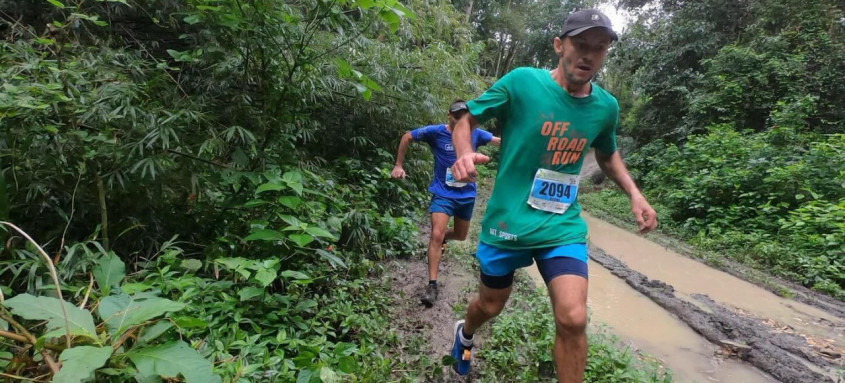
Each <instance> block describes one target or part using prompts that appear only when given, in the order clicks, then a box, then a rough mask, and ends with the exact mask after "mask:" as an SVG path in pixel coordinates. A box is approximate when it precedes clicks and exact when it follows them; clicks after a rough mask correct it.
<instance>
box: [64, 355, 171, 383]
mask: <svg viewBox="0 0 845 383" xmlns="http://www.w3.org/2000/svg"><path fill="white" fill-rule="evenodd" d="M111 355H112V349H111V348H110V347H92V346H77V347H73V348H69V349H66V350H64V351H62V354H61V356H60V357H59V361H60V362H61V363H62V366H63V368H62V369H61V370H59V372H58V373H57V374H56V376H55V377H53V381H55V382H67V383H82V382H90V381H92V380H93V379H94V372H95V371H96V370H97V369H98V368H100V367H103V365H105V364H106V362H107V361H108V360H109V357H111ZM174 376H175V375H174Z"/></svg>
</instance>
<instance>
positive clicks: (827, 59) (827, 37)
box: [609, 0, 845, 145]
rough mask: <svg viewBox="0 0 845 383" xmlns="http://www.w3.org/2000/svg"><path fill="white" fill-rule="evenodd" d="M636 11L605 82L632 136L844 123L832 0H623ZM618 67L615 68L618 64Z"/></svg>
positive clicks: (825, 127) (843, 29)
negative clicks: (608, 81) (627, 105)
mask: <svg viewBox="0 0 845 383" xmlns="http://www.w3.org/2000/svg"><path fill="white" fill-rule="evenodd" d="M621 3H622V5H623V6H624V7H626V8H628V9H629V10H631V11H633V12H634V14H635V15H637V16H638V18H637V20H636V22H635V23H634V24H633V25H632V26H631V27H630V30H629V32H628V33H627V34H626V36H624V38H623V39H622V41H621V42H620V44H619V45H618V46H617V47H616V48H615V49H614V50H613V52H612V54H611V59H610V64H609V72H610V73H611V75H612V76H613V77H616V78H617V81H614V82H612V83H611V84H609V85H610V86H609V88H610V89H611V91H613V92H614V93H618V94H620V96H621V99H622V100H625V101H626V103H628V102H631V100H632V99H633V101H632V102H631V106H630V108H628V110H625V108H623V113H625V116H624V118H623V121H622V124H621V126H622V129H623V130H625V131H626V132H627V133H629V134H630V135H631V136H633V137H634V138H635V139H636V141H637V143H638V144H639V145H644V144H647V143H650V142H652V141H653V140H655V139H665V140H667V141H670V142H684V141H685V140H686V138H687V136H688V135H690V134H702V133H706V131H707V127H708V126H711V125H714V124H726V125H728V126H730V127H732V128H734V129H736V130H738V131H742V130H746V129H751V130H755V131H763V130H765V129H768V128H771V127H775V126H786V127H789V128H794V129H800V130H802V131H812V132H820V133H836V132H839V133H841V132H843V127H844V126H843V123H845V122H843V121H845V115H843V112H842V108H841V107H839V105H842V103H843V102H845V99H843V88H842V86H843V85H842V82H841V81H837V78H838V77H841V74H842V71H843V67H842V62H843V61H842V60H843V59H845V39H843V36H845V25H844V24H843V23H842V21H841V20H842V17H843V15H845V14H844V13H843V9H842V7H841V4H838V3H837V2H835V1H816V2H812V3H811V4H808V3H807V2H803V1H795V0H790V1H769V0H767V1H725V0H706V1H694V2H675V1H658V2H654V3H653V4H652V5H653V6H650V7H644V5H645V4H644V2H641V1H622V2H621ZM617 72H618V73H617Z"/></svg>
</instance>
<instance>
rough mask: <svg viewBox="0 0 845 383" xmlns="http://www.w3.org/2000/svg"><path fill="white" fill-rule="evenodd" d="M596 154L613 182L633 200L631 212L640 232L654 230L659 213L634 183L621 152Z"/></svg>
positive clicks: (597, 152)
mask: <svg viewBox="0 0 845 383" xmlns="http://www.w3.org/2000/svg"><path fill="white" fill-rule="evenodd" d="M595 154H596V162H597V163H598V164H599V167H600V168H601V170H602V171H603V172H604V174H606V175H607V176H608V177H610V179H612V180H613V182H616V184H617V185H619V187H620V188H622V190H623V191H625V194H627V195H628V198H629V199H630V200H631V212H632V213H633V214H634V218H635V219H636V220H637V226H638V227H639V231H640V234H645V233H647V232H649V231H652V230H654V229H655V228H656V227H657V213H655V211H654V209H653V208H652V207H651V205H649V203H648V201H647V200H646V198H645V196H643V194H642V192H640V189H639V188H638V187H637V184H636V183H634V180H633V179H632V178H631V174H630V173H628V168H626V167H625V163H624V162H623V161H622V157H621V156H620V155H619V152H613V153H611V154H607V153H602V152H600V151H596V153H595Z"/></svg>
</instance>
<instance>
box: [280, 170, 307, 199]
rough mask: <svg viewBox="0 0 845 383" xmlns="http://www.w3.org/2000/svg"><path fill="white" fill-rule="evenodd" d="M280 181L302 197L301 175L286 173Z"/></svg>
mask: <svg viewBox="0 0 845 383" xmlns="http://www.w3.org/2000/svg"><path fill="white" fill-rule="evenodd" d="M282 181H284V182H285V183H286V184H287V185H288V186H289V187H290V188H291V189H293V191H295V192H296V194H299V195H302V188H303V186H302V173H300V172H287V173H285V174H284V175H283V176H282Z"/></svg>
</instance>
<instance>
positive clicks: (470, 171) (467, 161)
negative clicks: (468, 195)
mask: <svg viewBox="0 0 845 383" xmlns="http://www.w3.org/2000/svg"><path fill="white" fill-rule="evenodd" d="M488 161H490V157H487V156H485V155H483V154H478V153H467V154H464V155H462V156H461V157H459V158H458V160H457V161H455V164H454V165H452V177H455V181H458V182H475V176H476V175H478V173H476V171H475V165H476V164H483V163H486V162H488Z"/></svg>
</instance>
